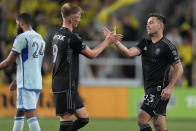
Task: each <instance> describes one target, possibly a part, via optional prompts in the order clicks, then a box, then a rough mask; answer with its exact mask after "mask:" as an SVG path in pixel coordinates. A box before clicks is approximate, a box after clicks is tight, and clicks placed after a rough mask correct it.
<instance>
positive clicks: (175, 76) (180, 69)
mask: <svg viewBox="0 0 196 131" xmlns="http://www.w3.org/2000/svg"><path fill="white" fill-rule="evenodd" d="M182 74H183V67H182V64H181V62H179V63H177V64H176V65H175V67H174V71H173V75H172V79H171V81H170V83H169V85H168V87H169V88H173V87H174V86H175V85H176V83H177V82H178V81H179V80H180V78H181V77H182Z"/></svg>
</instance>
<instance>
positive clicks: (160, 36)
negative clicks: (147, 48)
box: [151, 33, 163, 44]
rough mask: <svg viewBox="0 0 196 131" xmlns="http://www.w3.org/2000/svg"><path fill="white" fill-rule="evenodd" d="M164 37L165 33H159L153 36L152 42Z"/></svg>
mask: <svg viewBox="0 0 196 131" xmlns="http://www.w3.org/2000/svg"><path fill="white" fill-rule="evenodd" d="M162 37H163V33H157V34H155V35H154V36H152V37H151V39H152V43H154V44H155V43H157V42H158V41H159V40H160V39H161V38H162Z"/></svg>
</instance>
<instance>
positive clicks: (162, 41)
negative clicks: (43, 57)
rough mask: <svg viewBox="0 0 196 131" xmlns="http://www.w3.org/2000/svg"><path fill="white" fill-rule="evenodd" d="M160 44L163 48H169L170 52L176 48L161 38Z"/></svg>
mask: <svg viewBox="0 0 196 131" xmlns="http://www.w3.org/2000/svg"><path fill="white" fill-rule="evenodd" d="M161 43H162V44H163V45H164V46H165V47H167V48H170V49H171V50H174V49H176V46H175V45H174V44H173V43H172V42H171V41H170V40H168V39H167V38H166V37H163V38H162V39H161Z"/></svg>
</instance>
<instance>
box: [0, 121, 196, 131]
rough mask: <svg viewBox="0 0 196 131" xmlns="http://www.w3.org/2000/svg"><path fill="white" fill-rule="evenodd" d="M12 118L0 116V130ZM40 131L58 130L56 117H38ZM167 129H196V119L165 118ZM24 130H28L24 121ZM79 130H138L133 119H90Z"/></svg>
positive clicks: (8, 129) (8, 126)
mask: <svg viewBox="0 0 196 131" xmlns="http://www.w3.org/2000/svg"><path fill="white" fill-rule="evenodd" d="M13 122H14V121H13V119H12V118H0V131H11V130H12V126H13ZM39 122H40V125H41V129H42V131H58V128H59V127H58V126H59V122H58V119H57V118H39ZM167 125H168V126H167V127H168V129H169V131H196V120H167ZM24 131H28V125H27V123H26V122H25V126H24ZM80 131H138V127H137V124H136V120H133V119H91V120H90V123H89V124H88V125H87V126H86V127H84V128H83V129H81V130H80Z"/></svg>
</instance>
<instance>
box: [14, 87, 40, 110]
mask: <svg viewBox="0 0 196 131" xmlns="http://www.w3.org/2000/svg"><path fill="white" fill-rule="evenodd" d="M39 95H40V91H29V90H26V89H23V88H17V101H16V103H17V106H16V108H17V109H19V110H36V105H37V101H38V99H39Z"/></svg>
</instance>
